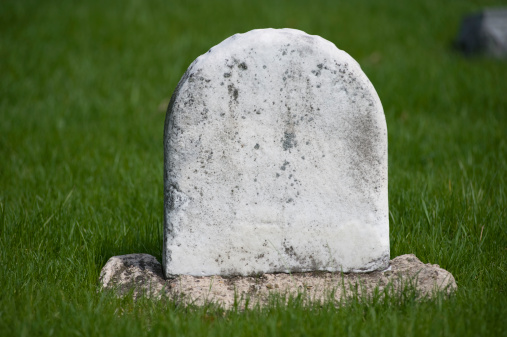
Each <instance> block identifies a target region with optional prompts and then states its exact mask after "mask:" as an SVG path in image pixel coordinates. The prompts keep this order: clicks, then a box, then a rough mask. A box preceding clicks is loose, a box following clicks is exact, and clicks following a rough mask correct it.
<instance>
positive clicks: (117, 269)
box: [99, 254, 168, 297]
mask: <svg viewBox="0 0 507 337" xmlns="http://www.w3.org/2000/svg"><path fill="white" fill-rule="evenodd" d="M99 282H100V285H101V287H102V288H106V289H115V290H116V291H117V292H118V294H119V295H125V294H126V293H128V292H130V291H132V292H133V295H134V297H138V296H139V295H143V294H144V295H146V296H148V297H151V296H153V295H155V296H159V295H160V294H162V293H163V294H165V293H166V289H165V288H166V287H167V285H168V284H167V282H166V281H165V280H164V278H163V277H162V265H161V264H160V263H159V262H158V261H157V259H155V257H153V256H151V255H149V254H129V255H120V256H113V257H112V258H110V259H109V260H108V261H107V263H106V265H105V266H104V268H102V270H101V272H100V278H99Z"/></svg>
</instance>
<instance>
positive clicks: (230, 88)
mask: <svg viewBox="0 0 507 337" xmlns="http://www.w3.org/2000/svg"><path fill="white" fill-rule="evenodd" d="M227 89H228V91H229V95H231V97H232V99H234V100H235V101H236V102H237V101H238V96H239V91H238V89H237V88H236V87H234V85H232V84H229V85H228V86H227Z"/></svg>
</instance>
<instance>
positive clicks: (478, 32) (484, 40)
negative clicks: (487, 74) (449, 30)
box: [456, 8, 507, 58]
mask: <svg viewBox="0 0 507 337" xmlns="http://www.w3.org/2000/svg"><path fill="white" fill-rule="evenodd" d="M456 47H457V48H458V49H459V50H461V51H462V52H463V53H464V54H465V55H475V54H481V53H484V54H486V55H489V56H493V57H497V58H507V8H489V9H485V10H483V11H482V12H480V13H475V14H471V15H468V16H466V17H465V18H464V19H463V22H462V23H461V28H460V31H459V34H458V37H457V39H456Z"/></svg>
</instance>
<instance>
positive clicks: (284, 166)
mask: <svg viewBox="0 0 507 337" xmlns="http://www.w3.org/2000/svg"><path fill="white" fill-rule="evenodd" d="M287 165H289V162H288V161H286V160H285V161H284V162H283V165H282V166H281V167H280V170H282V171H285V169H286V168H287Z"/></svg>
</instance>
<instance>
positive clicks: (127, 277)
mask: <svg viewBox="0 0 507 337" xmlns="http://www.w3.org/2000/svg"><path fill="white" fill-rule="evenodd" d="M100 285H101V287H102V288H105V289H118V295H124V294H125V293H127V292H128V291H133V294H134V296H135V297H137V296H138V295H139V294H142V293H144V294H145V295H147V296H151V297H155V298H161V297H164V296H166V297H169V298H177V299H179V300H183V301H184V302H186V303H194V304H198V305H202V304H204V303H206V302H207V301H212V302H217V303H219V304H221V305H224V307H225V308H231V307H232V306H233V305H234V301H235V296H236V300H237V301H239V303H240V307H241V306H244V304H245V300H246V299H247V298H248V299H249V303H250V304H257V303H259V304H260V305H264V304H266V303H267V302H268V299H269V296H270V294H275V293H278V294H282V295H297V294H303V295H304V296H305V298H307V299H308V300H312V301H325V300H337V301H339V300H342V299H346V298H347V297H348V296H352V295H354V293H355V292H356V291H357V292H358V293H359V294H360V295H362V296H365V298H368V297H370V296H372V294H373V292H374V290H375V289H378V290H379V292H382V291H384V290H388V292H389V291H391V292H398V291H403V290H404V288H405V287H411V289H413V290H415V291H416V292H417V293H418V294H419V296H420V297H430V298H431V297H432V296H434V295H435V294H436V293H437V292H444V293H446V294H451V293H452V292H453V291H455V290H456V289H457V286H456V281H455V280H454V277H453V276H452V274H451V273H449V272H448V271H446V270H444V269H442V268H440V267H439V266H438V265H432V264H429V263H428V264H424V263H422V262H421V261H420V260H419V259H417V257H416V256H415V255H413V254H407V255H402V256H398V257H397V258H395V259H393V260H391V264H390V269H389V270H387V271H375V272H371V273H362V274H357V273H350V274H342V273H330V272H307V273H294V274H285V273H280V274H264V275H259V276H256V277H252V276H245V277H242V276H236V277H231V278H224V277H221V276H205V277H195V276H190V275H180V276H178V277H177V278H175V279H169V280H165V279H164V278H163V275H162V267H161V265H160V264H159V263H158V262H157V261H156V260H155V258H154V257H153V256H150V255H147V254H132V255H123V256H115V257H113V258H111V259H110V260H109V261H108V263H107V264H106V265H105V266H104V269H103V270H102V272H101V278H100ZM412 287H413V288H412ZM386 288H387V289H386ZM331 294H333V296H332V295H331Z"/></svg>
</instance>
